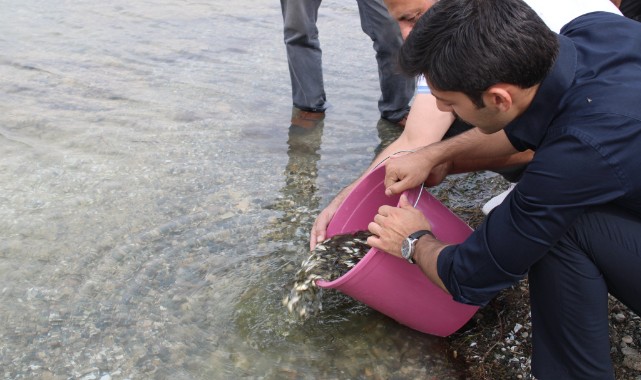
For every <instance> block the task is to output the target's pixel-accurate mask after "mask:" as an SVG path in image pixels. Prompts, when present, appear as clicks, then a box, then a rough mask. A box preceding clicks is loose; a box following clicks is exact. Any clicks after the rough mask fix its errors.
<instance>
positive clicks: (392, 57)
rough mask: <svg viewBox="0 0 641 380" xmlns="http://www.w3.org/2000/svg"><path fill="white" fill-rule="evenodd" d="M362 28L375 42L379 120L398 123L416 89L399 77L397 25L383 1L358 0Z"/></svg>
mask: <svg viewBox="0 0 641 380" xmlns="http://www.w3.org/2000/svg"><path fill="white" fill-rule="evenodd" d="M357 3H358V11H359V13H360V16H361V28H362V29H363V31H364V32H365V33H366V34H367V35H368V36H369V37H370V38H371V39H372V41H373V42H374V50H375V51H376V61H377V62H378V77H379V82H380V85H381V98H380V99H379V101H378V109H379V111H380V112H381V117H382V118H384V119H387V120H390V121H394V122H396V121H399V120H401V119H402V118H403V117H405V116H407V113H408V112H409V104H410V101H411V100H412V97H413V96H414V92H415V90H416V80H415V79H414V78H409V77H407V76H405V75H404V74H402V73H401V72H400V70H399V69H398V65H397V63H396V62H397V61H396V59H397V54H398V49H399V48H400V47H401V45H402V43H403V39H402V38H401V31H400V29H399V27H398V23H397V22H396V21H395V20H394V19H393V18H392V17H391V16H390V14H389V12H388V11H387V8H386V7H385V4H384V3H383V2H382V0H357Z"/></svg>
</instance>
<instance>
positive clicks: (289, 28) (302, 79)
mask: <svg viewBox="0 0 641 380" xmlns="http://www.w3.org/2000/svg"><path fill="white" fill-rule="evenodd" d="M320 4H321V0H280V6H281V9H282V12H283V25H284V36H285V49H286V50H287V61H288V63H289V75H290V77H291V81H292V100H293V102H294V105H295V106H296V107H298V108H300V109H302V110H304V111H316V112H318V111H324V110H325V108H326V105H325V88H324V86H323V68H322V60H321V55H322V54H321V53H322V52H321V48H320V41H319V39H318V28H316V20H317V18H318V8H319V7H320Z"/></svg>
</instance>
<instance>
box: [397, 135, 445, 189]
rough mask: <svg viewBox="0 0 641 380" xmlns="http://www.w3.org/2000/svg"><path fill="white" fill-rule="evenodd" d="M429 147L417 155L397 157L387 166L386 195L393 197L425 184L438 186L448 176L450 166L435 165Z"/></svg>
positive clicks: (419, 151)
mask: <svg viewBox="0 0 641 380" xmlns="http://www.w3.org/2000/svg"><path fill="white" fill-rule="evenodd" d="M429 149H430V148H429V147H425V148H423V149H421V150H418V151H416V152H415V153H411V154H407V155H405V156H401V157H395V158H393V159H391V160H389V162H388V163H387V165H385V194H386V195H387V196H391V195H394V194H400V193H402V192H403V191H405V190H408V189H412V188H415V187H416V186H419V185H421V184H423V183H426V181H427V183H426V185H428V186H435V185H438V184H439V183H441V182H442V181H443V179H444V178H445V177H446V176H447V174H448V168H449V164H447V163H444V164H438V165H435V164H434V163H433V162H432V159H431V157H430V151H429Z"/></svg>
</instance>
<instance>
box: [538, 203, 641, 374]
mask: <svg viewBox="0 0 641 380" xmlns="http://www.w3.org/2000/svg"><path fill="white" fill-rule="evenodd" d="M640 272H641V218H639V216H634V215H632V214H630V213H628V212H627V211H626V210H624V209H621V208H619V207H616V206H611V205H606V206H599V207H595V208H592V209H591V210H590V211H588V212H586V213H585V214H584V215H582V216H580V217H579V218H578V219H577V220H576V222H575V223H574V224H573V225H572V227H571V228H570V229H569V230H568V231H567V232H566V234H565V235H564V236H563V237H562V238H561V240H559V242H558V243H557V244H556V245H555V246H554V248H553V249H552V250H551V251H550V252H549V254H547V255H545V256H544V258H542V259H541V260H540V261H538V262H537V263H536V264H535V265H534V266H532V267H531V268H530V272H529V284H530V297H531V305H532V332H533V335H532V339H533V355H532V369H533V374H534V376H536V378H537V379H539V380H547V379H614V372H613V366H612V362H611V359H610V340H609V328H608V292H609V293H610V294H612V295H613V296H615V297H616V298H617V299H619V300H620V301H621V302H622V303H623V304H625V305H627V306H628V307H629V308H630V309H631V310H633V311H634V312H635V313H637V314H640V313H641V275H640Z"/></svg>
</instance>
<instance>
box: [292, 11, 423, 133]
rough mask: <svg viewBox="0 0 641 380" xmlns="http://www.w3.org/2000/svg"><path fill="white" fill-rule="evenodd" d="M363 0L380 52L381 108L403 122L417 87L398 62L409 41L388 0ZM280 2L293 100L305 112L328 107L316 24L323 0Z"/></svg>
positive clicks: (366, 23)
mask: <svg viewBox="0 0 641 380" xmlns="http://www.w3.org/2000/svg"><path fill="white" fill-rule="evenodd" d="M357 3H358V10H359V14H360V18H361V28H362V29H363V31H364V32H365V33H366V34H367V35H368V36H369V37H370V38H371V39H372V41H373V45H374V50H375V51H376V61H377V63H378V76H379V82H380V87H381V97H380V99H379V102H378V109H379V111H380V113H381V117H383V118H385V119H388V120H391V121H398V120H400V119H402V118H403V117H404V116H406V115H407V113H408V112H409V103H410V101H411V99H412V97H413V96H414V91H415V89H416V84H415V79H414V78H408V77H406V76H405V75H403V74H401V73H400V71H399V70H398V67H397V65H396V57H397V53H398V49H399V48H400V46H401V44H402V42H403V41H402V39H401V32H400V30H399V27H398V24H397V23H396V21H395V20H394V19H392V17H391V16H390V15H389V13H388V12H387V8H386V7H385V5H384V4H383V2H382V0H357ZM280 4H281V9H282V12H283V23H284V35H285V47H286V50H287V60H288V63H289V74H290V77H291V82H292V100H293V103H294V105H295V106H296V107H298V108H300V109H302V110H305V111H323V110H324V109H325V108H326V104H325V101H326V96H325V89H324V86H323V70H322V59H321V48H320V41H319V39H318V28H317V27H316V20H317V18H318V8H319V7H320V4H321V1H320V0H281V1H280ZM345 38H349V36H345Z"/></svg>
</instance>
